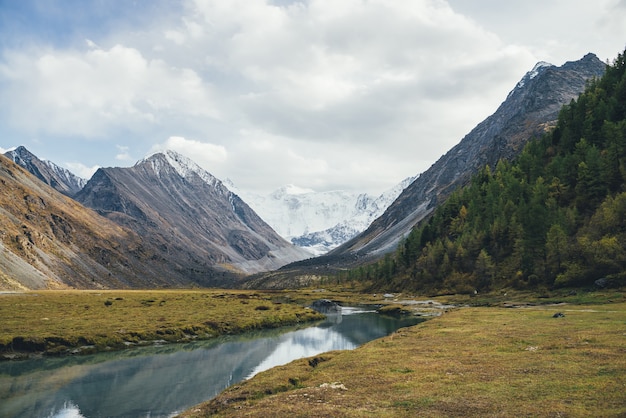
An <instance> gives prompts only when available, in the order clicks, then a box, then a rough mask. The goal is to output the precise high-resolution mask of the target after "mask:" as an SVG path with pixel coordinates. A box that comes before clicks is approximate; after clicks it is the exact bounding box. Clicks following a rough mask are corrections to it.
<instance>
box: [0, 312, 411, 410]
mask: <svg viewBox="0 0 626 418" xmlns="http://www.w3.org/2000/svg"><path fill="white" fill-rule="evenodd" d="M349 313H354V312H351V311H346V315H336V316H334V317H329V320H328V321H325V322H323V323H320V324H318V325H316V326H312V327H308V328H304V329H292V330H291V331H289V330H288V331H287V332H285V330H281V331H273V332H272V331H269V332H259V333H255V334H247V335H245V336H239V337H225V338H219V339H215V340H212V341H204V342H197V343H193V344H186V345H181V344H174V345H166V346H162V347H145V348H142V349H136V350H127V351H123V352H117V353H104V354H97V355H92V356H80V357H67V358H46V359H35V360H28V361H22V362H4V363H0V399H2V402H0V416H10V417H45V418H52V417H54V418H60V417H90V418H91V417H148V416H149V417H169V416H173V415H175V414H176V413H177V412H181V411H183V410H185V409H187V408H189V407H191V406H193V405H195V404H197V403H200V402H202V401H204V400H207V399H210V398H213V397H214V396H216V395H217V394H218V393H219V392H221V391H222V390H224V389H225V388H226V387H228V386H230V385H232V384H233V383H236V382H238V381H241V380H243V379H245V378H247V377H250V376H253V375H254V374H256V373H259V372H261V371H263V370H267V369H269V368H271V367H274V366H277V365H280V364H285V363H288V362H290V361H292V360H294V359H297V358H301V357H309V356H314V355H316V354H319V353H322V352H325V351H331V350H345V349H353V348H355V347H357V346H359V345H361V344H363V343H365V342H367V341H370V340H372V339H375V338H380V337H382V336H385V335H388V334H390V333H391V332H393V331H395V330H396V329H398V328H399V327H402V326H407V325H412V324H414V323H416V321H417V320H416V319H414V318H411V319H403V320H402V319H394V318H388V317H383V316H380V315H377V314H375V313H360V314H349Z"/></svg>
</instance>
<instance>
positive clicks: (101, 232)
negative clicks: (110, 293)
mask: <svg viewBox="0 0 626 418" xmlns="http://www.w3.org/2000/svg"><path fill="white" fill-rule="evenodd" d="M0 190H1V191H2V192H1V193H0V289H1V290H18V289H40V288H66V287H75V288H132V287H141V288H151V287H162V286H189V285H192V284H194V282H192V281H191V280H189V279H188V277H187V275H186V274H184V273H185V272H184V271H177V270H176V269H174V268H172V267H171V266H170V265H169V264H168V263H166V262H165V260H164V259H163V258H161V257H159V255H158V254H157V252H156V250H155V249H154V248H151V247H150V245H146V244H145V243H144V242H143V240H142V239H141V238H140V237H139V236H138V235H137V234H136V233H134V232H132V231H130V230H128V229H125V228H123V227H120V226H119V225H117V224H115V223H114V222H111V221H109V220H108V219H106V218H103V217H102V216H100V215H98V214H97V213H96V212H94V211H92V210H90V209H87V208H85V207H83V206H82V205H80V204H79V203H77V202H76V201H74V200H72V199H70V198H69V197H67V196H64V195H62V194H61V193H59V192H57V191H56V190H54V189H52V188H51V187H50V186H48V185H47V184H45V183H43V182H42V181H40V180H39V179H38V178H36V177H34V176H33V175H32V174H30V173H29V172H27V171H26V170H24V169H22V168H21V167H19V166H18V165H16V164H15V163H13V162H12V161H11V160H9V159H8V158H6V157H4V156H2V155H0ZM201 283H203V282H200V283H196V284H201Z"/></svg>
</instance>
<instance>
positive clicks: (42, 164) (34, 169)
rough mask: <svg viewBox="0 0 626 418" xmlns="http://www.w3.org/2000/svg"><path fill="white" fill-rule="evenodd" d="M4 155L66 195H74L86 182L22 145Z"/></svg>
mask: <svg viewBox="0 0 626 418" xmlns="http://www.w3.org/2000/svg"><path fill="white" fill-rule="evenodd" d="M4 155H5V156H6V157H8V158H9V159H11V160H12V161H13V162H14V163H16V164H17V165H19V166H21V167H22V168H24V169H26V171H28V172H30V173H31V174H34V175H35V176H36V177H37V178H39V180H41V181H43V182H44V183H46V184H48V185H49V186H52V188H54V189H56V190H57V191H59V192H61V193H63V194H65V195H67V196H74V195H75V194H76V193H78V192H79V191H80V190H81V189H82V188H83V187H85V184H86V183H87V180H85V179H83V178H81V177H78V176H77V175H75V174H74V173H72V172H70V171H69V170H66V169H65V168H63V167H60V166H58V165H56V164H55V163H53V162H52V161H48V160H40V159H39V158H38V157H37V156H35V155H34V154H32V153H31V152H30V151H28V150H27V149H26V148H24V147H23V146H19V147H17V148H15V149H13V150H9V151H7V152H6V153H5V154H4Z"/></svg>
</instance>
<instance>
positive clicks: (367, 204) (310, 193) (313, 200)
mask: <svg viewBox="0 0 626 418" xmlns="http://www.w3.org/2000/svg"><path fill="white" fill-rule="evenodd" d="M417 177H418V176H414V177H408V178H406V179H404V180H403V181H401V182H400V183H398V184H397V185H395V186H394V187H392V188H391V189H389V190H387V191H386V192H384V193H382V194H381V195H380V196H373V195H370V194H367V193H356V192H350V191H344V190H333V191H323V192H316V191H314V190H312V189H306V188H301V187H298V186H296V185H293V184H287V185H285V186H282V187H280V188H279V189H277V190H275V191H273V192H271V193H269V194H266V195H261V194H257V193H253V192H247V191H242V190H239V189H238V188H237V186H235V185H234V184H233V182H232V181H229V180H225V181H224V185H225V186H226V187H228V188H229V189H230V190H231V191H232V192H233V193H235V194H237V195H238V196H239V197H241V198H242V199H243V200H244V201H245V202H246V203H247V204H248V205H249V206H250V207H251V208H252V209H253V210H254V211H255V212H256V213H257V214H258V215H259V216H260V217H261V218H262V219H263V220H264V221H265V222H267V223H268V224H269V225H270V226H271V227H272V228H273V229H274V230H275V231H276V232H277V233H278V234H279V235H281V236H282V237H283V238H285V239H286V240H288V241H290V242H291V243H293V244H295V245H297V246H299V247H301V248H304V249H306V250H307V251H309V252H310V253H312V254H313V255H316V256H317V255H322V254H325V253H327V252H328V251H330V250H332V249H333V248H336V247H338V246H339V245H341V244H343V243H344V242H346V241H348V240H349V239H350V238H352V237H354V236H356V235H358V234H359V233H361V232H363V231H364V230H365V229H367V227H368V226H369V225H370V224H371V223H372V222H373V221H374V219H376V218H378V217H379V216H380V215H382V214H383V212H384V211H385V210H386V209H387V207H389V205H391V203H393V201H394V200H396V198H397V197H398V196H399V195H400V193H401V192H402V191H403V190H404V189H405V188H406V187H407V186H408V185H409V184H411V183H412V182H413V181H414V180H415V179H416V178H417Z"/></svg>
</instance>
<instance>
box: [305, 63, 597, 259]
mask: <svg viewBox="0 0 626 418" xmlns="http://www.w3.org/2000/svg"><path fill="white" fill-rule="evenodd" d="M605 70H606V65H605V64H604V63H603V62H602V61H600V60H599V59H598V57H596V56H595V55H594V54H587V55H585V56H584V57H583V58H582V59H580V60H578V61H574V62H568V63H566V64H564V65H562V66H560V67H557V66H554V65H550V64H547V63H543V62H540V63H538V64H537V65H535V66H534V68H533V69H531V70H530V71H529V72H527V73H526V74H525V75H524V77H523V78H522V79H521V80H520V81H519V82H518V83H517V84H516V86H515V87H514V88H513V90H512V91H511V92H510V93H509V94H508V96H507V97H506V100H505V101H504V102H503V103H502V104H501V105H500V106H499V107H498V109H497V110H496V112H495V113H494V114H493V115H491V116H489V117H488V118H487V119H485V120H484V121H483V122H481V123H480V124H478V125H477V126H476V127H475V128H474V129H473V130H472V131H471V132H470V133H468V134H467V135H466V136H465V137H464V138H463V139H462V140H461V142H460V143H459V144H457V145H456V146H455V147H453V148H452V149H451V150H450V151H448V152H447V153H446V154H445V155H443V156H442V157H441V158H440V159H439V160H438V161H437V162H435V163H434V164H433V165H432V166H431V167H430V168H429V169H428V170H427V171H425V172H424V173H422V174H421V175H420V176H419V177H418V178H417V179H416V180H415V181H413V182H412V183H411V184H410V185H409V186H408V187H407V188H406V189H404V191H403V192H402V193H401V194H400V195H399V196H398V198H397V199H396V200H395V201H394V202H393V203H392V204H391V205H390V206H389V208H388V209H387V210H386V211H385V213H383V214H382V216H380V217H379V218H377V219H376V220H375V221H374V222H372V224H371V225H370V226H369V228H368V229H367V230H365V231H364V232H363V233H361V234H359V235H357V236H356V237H354V238H353V239H351V240H350V241H348V242H346V243H345V244H344V245H342V246H340V247H338V248H336V249H335V250H333V251H331V252H330V253H328V254H327V255H326V256H324V257H320V258H319V259H317V260H314V261H312V262H310V263H308V264H316V265H332V264H333V263H336V264H339V265H340V264H344V263H354V262H355V261H354V260H363V259H367V258H370V257H378V256H380V255H381V254H384V253H386V252H390V251H393V250H394V249H395V248H396V246H397V244H398V243H399V242H400V240H401V239H402V238H403V237H404V236H405V235H406V234H407V233H409V232H410V231H411V229H412V228H413V226H414V225H415V224H416V223H418V222H419V221H420V220H422V219H424V218H426V217H427V216H428V215H429V214H430V213H431V212H432V210H433V209H434V208H435V207H436V206H437V204H438V203H439V202H442V201H443V200H444V199H445V198H446V197H447V196H449V195H450V193H451V192H452V191H453V190H454V189H456V188H458V187H460V186H462V185H464V184H466V182H468V181H469V179H470V178H471V176H472V175H473V174H474V173H476V172H477V171H478V170H479V169H480V168H482V167H484V166H485V165H487V164H488V165H491V166H495V165H496V164H497V162H498V161H499V160H500V159H511V158H514V157H515V156H516V155H518V154H519V152H520V151H521V150H522V148H523V146H524V145H525V144H526V142H527V141H528V140H530V139H531V138H533V137H535V136H538V135H541V134H542V133H544V132H545V131H546V130H547V129H550V127H551V126H553V125H554V124H555V122H556V119H557V117H558V113H559V111H560V110H561V108H562V106H563V105H565V104H568V103H569V102H570V101H571V100H572V99H575V98H576V97H578V95H579V94H580V93H582V92H583V91H584V89H585V86H586V83H587V81H588V80H589V79H592V78H594V77H600V76H602V75H603V74H604V71H605Z"/></svg>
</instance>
